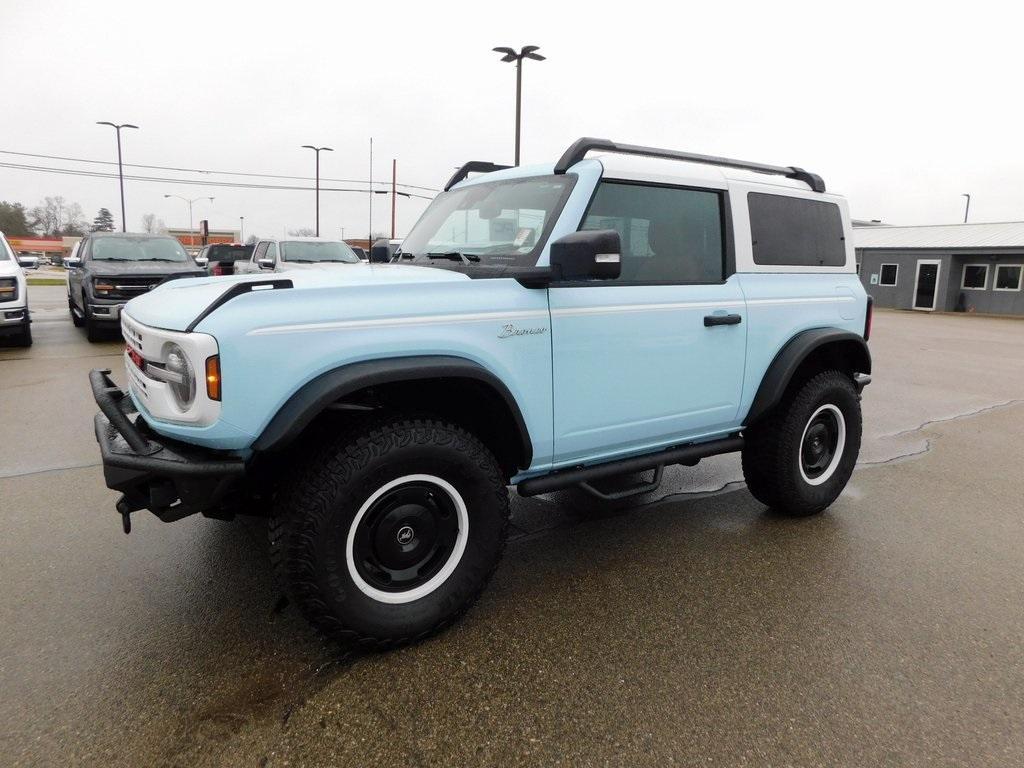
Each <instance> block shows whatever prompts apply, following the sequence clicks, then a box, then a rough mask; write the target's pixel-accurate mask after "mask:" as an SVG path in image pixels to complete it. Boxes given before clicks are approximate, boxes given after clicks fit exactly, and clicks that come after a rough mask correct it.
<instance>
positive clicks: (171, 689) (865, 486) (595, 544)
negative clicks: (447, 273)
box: [0, 286, 1024, 766]
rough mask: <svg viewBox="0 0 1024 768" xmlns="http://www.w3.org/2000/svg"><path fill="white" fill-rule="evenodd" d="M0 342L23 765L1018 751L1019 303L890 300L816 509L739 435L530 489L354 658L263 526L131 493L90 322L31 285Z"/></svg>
mask: <svg viewBox="0 0 1024 768" xmlns="http://www.w3.org/2000/svg"><path fill="white" fill-rule="evenodd" d="M30 302H31V307H32V311H33V318H34V326H33V333H34V336H35V345H34V346H33V347H32V348H31V349H28V350H24V349H6V348H5V349H0V389H2V390H3V394H4V397H3V398H0V424H3V432H2V434H3V440H0V515H2V519H3V520H4V522H5V523H6V531H5V534H6V535H5V536H4V537H3V539H2V541H0V590H2V591H0V691H2V695H0V722H3V723H4V727H3V728H2V729H0V755H3V760H2V762H3V763H4V764H10V765H34V764H103V765H232V766H234V765H254V766H256V765H269V766H274V765H286V764H290V765H337V764H353V765H376V766H391V765H394V766H405V765H438V766H447V765H471V764H472V765H475V764H480V765H512V764H525V765H630V766H635V765H667V764H673V763H674V764H684V765H693V764H702V765H703V764H707V765H746V764H749V765H822V764H824V765H901V766H906V765H936V764H941V765H964V764H970V765H1015V764H1021V762H1022V761H1024V723H1022V711H1021V706H1020V702H1021V701H1022V700H1024V650H1022V645H1021V642H1020V638H1021V637H1022V635H1024V604H1022V601H1021V594H1022V590H1024V569H1022V567H1021V566H1022V557H1021V554H1020V553H1021V552H1022V551H1024V530H1022V523H1024V503H1022V496H1024V475H1022V469H1021V463H1020V448H1019V436H1020V435H1021V434H1022V433H1024V322H1021V321H1019V320H1011V319H991V318H981V317H965V316H956V315H928V314H925V313H896V312H880V313H878V314H877V315H876V318H875V330H874V338H873V339H872V343H871V346H872V352H873V355H874V356H875V370H874V383H873V384H872V385H871V386H870V387H868V389H867V390H866V391H865V395H864V412H865V441H864V447H863V450H862V454H861V461H862V464H861V467H860V469H859V470H858V471H857V472H856V473H855V474H854V477H853V479H852V480H851V482H850V485H849V486H848V487H847V489H846V491H845V492H844V494H843V496H842V497H841V498H840V500H839V502H837V503H836V504H835V505H834V506H833V507H832V508H831V509H830V510H829V511H827V512H826V513H825V514H823V515H821V516H818V517H816V518H811V519H806V520H788V519H780V518H776V517H774V516H772V515H770V514H767V513H766V512H765V511H764V509H763V507H762V506H761V505H759V504H758V503H756V502H755V501H754V500H753V499H752V498H751V497H750V495H749V494H748V493H747V492H746V490H745V489H744V487H743V486H742V483H741V480H740V478H741V473H740V471H739V466H738V458H737V457H735V456H728V457H717V458H715V459H710V460H706V461H704V462H702V463H701V464H700V465H698V466H697V467H695V468H692V469H683V468H675V469H674V470H671V471H670V472H667V473H666V474H667V475H668V481H667V483H666V485H665V486H664V487H663V488H662V490H661V491H660V492H659V493H657V494H653V495H651V496H650V497H648V498H647V499H646V500H645V501H644V503H643V504H637V505H636V506H635V507H634V508H632V509H629V510H626V511H620V512H616V513H614V514H611V513H607V512H600V511H597V510H595V509H593V508H592V507H588V504H587V503H586V502H584V501H582V500H581V498H580V497H579V496H577V495H575V494H568V493H565V494H559V495H553V496H550V497H538V498H536V499H532V500H517V501H516V502H515V507H514V515H513V534H512V540H511V542H510V545H509V547H508V549H507V550H506V554H505V558H504V560H503V562H502V565H501V566H500V568H499V570H498V573H497V575H496V577H495V580H494V582H493V584H492V586H491V588H490V589H488V590H487V591H486V592H485V594H484V595H483V597H482V599H481V600H480V602H479V603H477V605H476V606H475V607H474V608H473V609H472V610H471V611H470V613H469V614H468V616H467V617H466V618H465V620H463V621H462V622H460V623H459V624H458V625H457V626H455V627H453V628H452V629H450V630H448V631H446V632H444V633H442V634H441V635H439V636H437V637H435V638H433V639H430V640H428V641H426V642H424V643H421V644H419V645H416V646H413V647H410V648H406V649H402V650H399V651H395V652H391V653H387V654H382V655H364V656H346V655H341V654H340V653H339V651H338V650H337V649H336V648H335V647H333V646H331V645H328V644H325V643H323V642H322V641H320V640H319V639H318V638H317V636H316V635H315V634H314V633H313V631H312V630H311V629H310V628H309V627H308V625H306V623H305V622H304V621H303V620H302V619H301V618H300V617H299V616H298V615H297V613H296V612H295V610H294V608H292V607H290V606H288V605H287V603H286V602H284V601H283V600H282V599H281V594H280V591H279V590H278V589H277V588H276V586H275V585H274V583H273V580H272V577H271V574H270V570H269V568H268V566H267V563H266V556H265V552H264V548H263V543H262V538H261V532H260V530H259V526H258V525H256V524H253V523H245V522H239V523H224V522H218V521H212V520H206V519H203V518H199V517H193V518H189V519H186V520H184V521H181V522H179V523H175V524H173V525H165V524H162V523H160V522H159V521H158V520H156V518H154V517H152V516H148V515H144V514H137V515H135V516H134V530H133V533H132V535H131V536H129V537H126V536H124V535H123V534H122V533H121V531H120V521H119V519H118V517H117V515H116V514H115V513H114V511H113V501H114V494H113V492H111V491H109V490H107V489H106V488H105V486H104V483H103V479H102V473H101V470H100V468H99V466H98V458H99V457H98V452H97V450H96V446H95V442H94V439H93V434H92V416H93V413H94V412H95V405H94V404H93V403H92V401H91V394H90V392H89V389H88V386H87V383H86V374H87V372H88V371H89V370H90V369H91V368H96V367H109V368H111V369H113V371H114V375H115V378H118V379H120V376H121V373H120V371H119V368H120V366H121V359H120V353H121V345H120V343H119V339H117V338H112V339H111V340H110V341H109V342H107V343H102V344H89V343H87V342H86V340H85V337H84V334H83V333H82V332H81V331H80V330H78V329H75V328H74V327H72V325H71V322H70V320H69V318H68V314H67V307H66V302H65V293H64V289H63V288H62V287H60V286H34V287H32V288H31V289H30Z"/></svg>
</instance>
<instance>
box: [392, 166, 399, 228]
mask: <svg viewBox="0 0 1024 768" xmlns="http://www.w3.org/2000/svg"><path fill="white" fill-rule="evenodd" d="M397 175H398V160H396V159H394V158H392V160H391V239H392V240H394V239H395V200H396V199H397V197H398V195H396V194H395V191H396V190H395V186H396V181H397V179H396V176H397Z"/></svg>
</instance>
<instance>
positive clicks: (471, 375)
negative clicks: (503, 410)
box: [252, 355, 533, 469]
mask: <svg viewBox="0 0 1024 768" xmlns="http://www.w3.org/2000/svg"><path fill="white" fill-rule="evenodd" d="M446 378H447V379H452V378H455V379H473V380H475V381H479V382H482V383H484V384H486V385H488V386H490V387H491V388H492V389H494V391H495V392H497V394H498V395H499V396H500V397H501V398H502V400H503V401H504V402H505V404H506V405H507V406H508V409H509V412H510V413H511V415H512V419H513V421H514V422H515V425H516V429H517V431H518V433H519V441H520V445H519V449H520V456H521V457H522V458H521V461H522V467H523V468H524V469H525V468H526V467H529V466H530V464H531V462H532V461H533V442H532V441H531V439H530V433H529V430H528V429H527V427H526V420H525V419H524V418H523V413H522V411H521V410H520V408H519V403H517V402H516V399H515V397H513V395H512V393H511V392H510V391H509V389H508V387H507V386H505V383H504V382H503V381H502V380H501V379H499V378H498V377H497V376H495V375H494V374H493V373H491V372H490V371H489V370H487V369H486V368H484V367H483V366H482V365H480V364H479V363H475V362H473V361H472V360H468V359H466V358H463V357H455V356H450V355H420V356H410V357H392V358H385V359H380V360H364V361H361V362H357V363H349V364H347V365H342V366H340V367H338V368H334V369H333V370H330V371H327V372H326V373H322V374H320V375H319V376H317V377H316V378H314V379H312V380H310V381H308V382H307V383H306V384H304V385H303V386H302V387H301V388H300V389H299V390H298V391H296V392H295V393H294V394H293V395H292V396H291V397H290V398H288V400H287V401H286V402H285V404H284V405H283V406H281V408H280V409H279V410H278V412H277V413H276V414H275V415H274V417H273V418H272V419H271V420H270V423H269V424H267V426H266V428H265V429H264V430H263V432H262V433H261V434H260V436H259V437H258V438H257V439H256V441H255V442H254V443H253V444H252V449H253V450H254V451H261V452H262V451H272V450H278V449H281V448H284V447H285V446H287V445H288V444H289V443H291V442H292V441H293V440H294V439H295V438H296V437H298V436H299V435H300V434H301V433H302V431H303V430H304V429H305V428H306V427H307V426H309V423H310V422H311V421H313V419H315V418H316V417H317V416H318V415H320V414H321V413H322V412H323V411H324V409H325V408H327V406H329V405H330V404H331V403H333V402H335V401H337V400H339V399H340V398H342V397H344V396H345V395H348V394H351V393H352V392H356V391H358V390H360V389H364V388H366V387H371V386H374V385H380V384H390V383H393V382H397V381H416V380H417V379H446Z"/></svg>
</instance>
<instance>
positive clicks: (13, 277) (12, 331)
mask: <svg viewBox="0 0 1024 768" xmlns="http://www.w3.org/2000/svg"><path fill="white" fill-rule="evenodd" d="M31 322H32V321H31V320H30V319H29V316H28V288H27V286H26V284H25V271H24V270H23V269H22V267H21V264H20V263H19V261H18V259H17V257H16V256H15V255H14V251H13V250H12V249H11V246H10V245H8V243H7V238H5V237H4V235H3V232H0V338H9V337H13V338H14V343H15V344H16V345H18V346H20V347H31V346H32V326H31V325H30V323H31Z"/></svg>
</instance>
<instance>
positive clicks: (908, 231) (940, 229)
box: [853, 221, 1024, 250]
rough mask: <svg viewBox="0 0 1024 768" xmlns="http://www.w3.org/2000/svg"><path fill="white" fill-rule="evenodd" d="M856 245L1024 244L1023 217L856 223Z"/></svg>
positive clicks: (947, 245) (897, 246) (941, 245)
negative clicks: (961, 221)
mask: <svg viewBox="0 0 1024 768" xmlns="http://www.w3.org/2000/svg"><path fill="white" fill-rule="evenodd" d="M853 243H854V247H855V248H887V249H893V250H898V249H902V248H908V249H909V248H949V249H954V248H1024V221H997V222H990V223H987V224H926V225H922V226H911V227H889V226H885V227H854V230H853Z"/></svg>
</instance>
